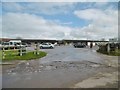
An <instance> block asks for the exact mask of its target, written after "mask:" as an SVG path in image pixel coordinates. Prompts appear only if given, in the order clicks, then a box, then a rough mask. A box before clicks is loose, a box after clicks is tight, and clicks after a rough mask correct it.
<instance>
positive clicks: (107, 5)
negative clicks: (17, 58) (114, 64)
mask: <svg viewBox="0 0 120 90" xmlns="http://www.w3.org/2000/svg"><path fill="white" fill-rule="evenodd" d="M0 15H2V18H0V24H2V37H7V38H16V37H22V38H27V39H28V38H33V39H94V40H97V39H101V38H105V39H108V38H113V37H117V35H118V3H117V2H114V3H113V2H96V3H95V2H63V3H62V2H57V3H53V2H34V3H33V2H26V3H25V2H3V3H2V12H1V11H0ZM1 19H2V20H1Z"/></svg>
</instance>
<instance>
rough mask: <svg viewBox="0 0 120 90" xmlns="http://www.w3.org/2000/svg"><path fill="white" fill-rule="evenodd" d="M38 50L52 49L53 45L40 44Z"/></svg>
mask: <svg viewBox="0 0 120 90" xmlns="http://www.w3.org/2000/svg"><path fill="white" fill-rule="evenodd" d="M40 48H41V49H43V48H54V45H53V44H51V43H43V44H40Z"/></svg>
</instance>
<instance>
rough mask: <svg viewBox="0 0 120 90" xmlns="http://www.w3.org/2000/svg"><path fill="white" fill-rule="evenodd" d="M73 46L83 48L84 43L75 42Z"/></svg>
mask: <svg viewBox="0 0 120 90" xmlns="http://www.w3.org/2000/svg"><path fill="white" fill-rule="evenodd" d="M74 47H75V48H84V47H86V45H85V44H82V43H75V44H74Z"/></svg>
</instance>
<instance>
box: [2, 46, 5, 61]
mask: <svg viewBox="0 0 120 90" xmlns="http://www.w3.org/2000/svg"><path fill="white" fill-rule="evenodd" d="M2 59H5V49H4V46H3V51H2Z"/></svg>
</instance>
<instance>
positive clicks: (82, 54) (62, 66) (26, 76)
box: [3, 46, 116, 88]
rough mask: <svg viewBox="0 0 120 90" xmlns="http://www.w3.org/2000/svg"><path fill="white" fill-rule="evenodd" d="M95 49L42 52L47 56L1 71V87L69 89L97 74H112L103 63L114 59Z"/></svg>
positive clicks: (66, 47)
mask: <svg viewBox="0 0 120 90" xmlns="http://www.w3.org/2000/svg"><path fill="white" fill-rule="evenodd" d="M29 49H30V48H29ZM96 49H97V47H94V48H93V49H90V48H74V47H73V46H56V47H55V49H42V51H45V52H47V53H48V54H47V56H46V57H43V58H41V59H39V60H31V61H22V62H20V63H18V64H17V65H16V66H15V67H12V68H10V69H7V70H6V69H5V70H4V69H3V88H69V87H71V86H73V85H74V84H75V83H78V82H80V81H82V80H84V79H87V78H89V77H91V76H93V75H95V74H97V73H99V72H112V71H115V70H116V68H113V67H109V66H107V65H106V64H105V60H106V59H116V57H112V58H111V57H109V56H105V55H102V54H99V53H97V52H96ZM31 50H32V49H31Z"/></svg>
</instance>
